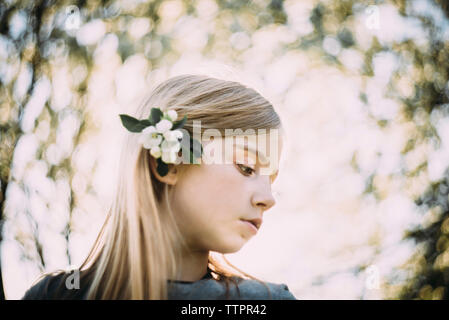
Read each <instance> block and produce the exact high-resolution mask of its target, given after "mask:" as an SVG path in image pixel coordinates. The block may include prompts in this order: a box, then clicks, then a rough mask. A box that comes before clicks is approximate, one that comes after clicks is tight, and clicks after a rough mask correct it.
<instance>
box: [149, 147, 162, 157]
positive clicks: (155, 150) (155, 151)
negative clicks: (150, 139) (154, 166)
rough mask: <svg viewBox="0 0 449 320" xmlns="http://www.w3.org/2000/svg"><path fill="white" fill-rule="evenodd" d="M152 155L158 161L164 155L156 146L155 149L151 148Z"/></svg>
mask: <svg viewBox="0 0 449 320" xmlns="http://www.w3.org/2000/svg"><path fill="white" fill-rule="evenodd" d="M150 154H151V155H152V156H153V157H155V158H156V159H157V158H159V157H160V156H161V155H162V151H161V148H159V147H158V146H155V147H153V148H151V150H150Z"/></svg>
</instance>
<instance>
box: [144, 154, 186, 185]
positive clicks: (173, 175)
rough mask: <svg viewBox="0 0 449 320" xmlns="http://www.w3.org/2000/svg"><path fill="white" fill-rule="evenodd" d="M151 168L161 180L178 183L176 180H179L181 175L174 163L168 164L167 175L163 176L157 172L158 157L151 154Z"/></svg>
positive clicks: (167, 182) (171, 183)
mask: <svg viewBox="0 0 449 320" xmlns="http://www.w3.org/2000/svg"><path fill="white" fill-rule="evenodd" d="M150 169H151V172H152V173H153V174H154V176H155V177H156V178H157V179H158V180H159V181H161V182H163V183H166V184H169V185H174V184H176V181H178V177H179V169H178V168H177V167H176V165H174V164H169V165H168V173H167V174H166V175H165V176H163V177H162V176H161V175H160V174H159V173H158V172H157V161H156V159H155V158H154V157H153V156H151V155H150Z"/></svg>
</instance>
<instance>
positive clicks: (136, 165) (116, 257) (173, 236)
mask: <svg viewBox="0 0 449 320" xmlns="http://www.w3.org/2000/svg"><path fill="white" fill-rule="evenodd" d="M154 106H157V107H160V108H161V109H163V110H167V109H173V110H176V111H177V113H178V116H179V119H181V118H182V117H184V115H186V116H187V118H188V121H187V123H186V124H185V126H184V127H183V129H186V130H187V131H189V133H190V134H191V135H192V130H193V125H192V121H193V120H201V130H202V131H204V130H205V129H207V128H215V129H218V130H220V131H221V130H223V132H224V129H226V128H228V129H237V128H241V129H243V130H245V129H249V128H252V129H259V128H265V129H271V128H281V121H280V118H279V116H278V115H277V113H276V112H275V110H274V108H273V106H272V105H271V104H270V103H269V102H268V101H267V100H266V99H265V98H263V97H262V96H261V95H260V94H259V93H258V92H256V91H255V90H254V89H251V88H248V87H246V86H244V85H242V84H240V83H238V82H234V81H227V80H221V79H216V78H212V77H209V76H205V75H180V76H175V77H172V78H170V79H168V80H166V81H164V82H162V83H161V84H159V85H158V86H157V87H156V88H155V89H154V90H153V91H152V92H151V93H150V95H149V96H148V98H145V99H144V100H143V103H141V104H140V106H139V107H138V109H137V110H136V111H135V112H134V115H133V116H134V117H136V118H138V119H143V118H147V117H148V116H149V113H150V110H151V108H152V107H154ZM137 136H138V135H136V134H132V133H130V134H128V135H127V136H126V139H125V143H124V145H123V149H122V152H121V156H120V164H119V170H120V171H119V179H118V183H117V186H116V194H115V196H114V201H113V203H112V204H111V206H110V209H109V212H108V215H107V217H106V221H105V223H104V225H103V227H102V229H101V231H100V233H99V235H98V237H97V239H96V241H95V243H94V245H93V247H92V249H91V251H90V252H89V254H88V256H87V258H86V259H85V260H84V262H83V263H82V265H81V266H80V270H81V269H82V268H84V267H86V268H87V269H86V270H85V271H84V275H83V276H82V277H86V278H87V277H88V278H89V279H90V280H89V284H90V287H89V290H88V293H87V299H167V297H168V289H167V279H173V278H174V277H175V276H176V275H177V274H178V271H179V270H178V269H177V266H178V258H179V252H180V249H181V248H182V247H183V245H184V244H185V242H184V239H182V237H181V235H180V232H179V229H178V227H177V225H176V221H175V218H174V216H173V213H172V212H171V211H170V212H169V214H167V215H164V216H162V215H161V214H160V212H159V210H158V205H159V204H160V201H162V200H163V199H164V198H165V200H166V201H167V199H168V192H169V188H170V187H169V186H168V185H167V184H164V183H162V182H160V181H159V180H158V179H157V178H156V177H155V176H154V175H153V174H152V172H151V170H150V164H149V160H150V158H149V157H150V156H151V155H150V154H149V152H148V150H147V149H144V148H142V146H141V145H140V144H139V143H138V137H137ZM164 195H165V197H164ZM166 204H167V205H168V207H169V205H170V204H169V203H166ZM222 258H223V259H224V261H225V262H226V263H227V266H226V267H225V266H223V265H221V264H220V263H219V262H218V260H217V259H215V258H214V257H213V256H212V255H211V254H210V255H209V262H208V268H209V269H210V270H211V271H212V274H213V277H214V278H215V280H218V281H223V282H225V283H226V287H227V289H228V288H229V287H228V281H229V280H232V281H235V280H238V279H239V277H240V278H242V277H243V278H249V279H253V280H257V281H261V280H259V279H257V278H255V277H253V276H251V275H249V274H247V273H245V272H243V271H242V270H240V269H238V268H237V267H235V266H234V265H232V264H231V263H230V262H229V261H228V260H227V259H226V258H225V257H224V255H222ZM87 265H89V266H88V267H87ZM229 267H231V268H232V269H234V271H233V270H231V269H229ZM235 271H237V272H235ZM82 279H83V278H82ZM82 281H83V280H82ZM261 282H262V283H264V282H263V281H261ZM264 285H265V283H264ZM267 288H268V287H267ZM237 289H238V287H237ZM268 291H269V290H268ZM227 292H228V290H227Z"/></svg>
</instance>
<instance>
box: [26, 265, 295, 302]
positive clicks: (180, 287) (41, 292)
mask: <svg viewBox="0 0 449 320" xmlns="http://www.w3.org/2000/svg"><path fill="white" fill-rule="evenodd" d="M208 270H210V269H208ZM81 272H83V271H81ZM67 276H70V273H68V272H66V273H60V274H56V275H47V276H45V277H44V278H43V279H41V280H40V281H39V282H38V283H36V284H35V285H33V286H32V287H31V288H29V289H28V290H27V291H26V292H25V294H24V296H23V297H22V300H85V299H86V294H87V289H88V286H87V285H83V278H82V277H80V278H81V280H80V284H79V288H78V289H77V288H73V289H69V288H72V287H73V282H72V280H70V279H69V278H67ZM72 276H73V274H72ZM233 278H234V279H236V280H237V282H238V284H237V286H236V285H234V284H233V283H232V282H231V283H230V284H229V286H228V290H229V291H228V292H227V288H226V285H225V283H223V282H220V281H217V280H215V279H214V278H213V277H212V274H211V273H210V272H208V273H207V274H206V275H205V276H204V277H203V278H202V279H200V280H198V281H194V282H190V281H180V280H168V283H169V287H168V299H169V300H228V299H230V300H297V299H296V298H295V296H294V295H293V294H292V293H291V292H290V291H289V289H288V286H287V285H286V284H284V283H282V284H276V283H270V282H265V285H267V286H268V288H267V287H265V286H264V285H263V284H262V283H261V282H259V281H257V280H247V279H243V278H237V277H233ZM67 284H68V285H67ZM84 284H85V283H84ZM59 288H61V291H59V290H58V289H59ZM268 289H269V291H270V293H271V295H270V293H269V292H268Z"/></svg>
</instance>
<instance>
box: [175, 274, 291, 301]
mask: <svg viewBox="0 0 449 320" xmlns="http://www.w3.org/2000/svg"><path fill="white" fill-rule="evenodd" d="M232 279H233V280H230V281H229V282H228V283H227V284H226V282H222V281H217V280H215V279H207V280H201V281H197V282H195V283H193V284H187V285H184V284H177V285H176V288H174V290H171V291H170V299H175V300H297V299H296V297H295V296H294V295H293V294H292V293H291V292H290V290H289V288H288V286H287V285H286V284H284V283H272V282H261V281H257V280H251V279H243V278H238V277H233V278H232Z"/></svg>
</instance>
